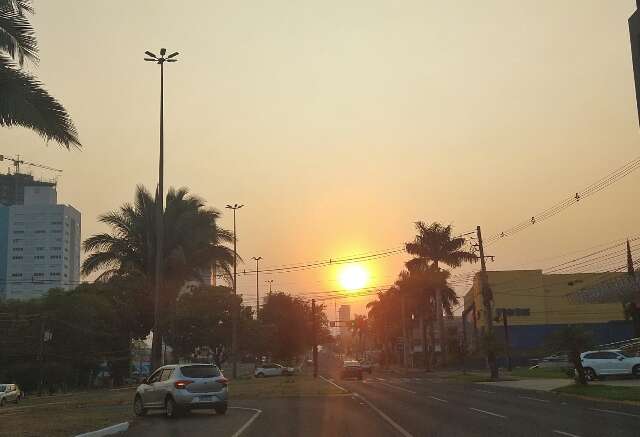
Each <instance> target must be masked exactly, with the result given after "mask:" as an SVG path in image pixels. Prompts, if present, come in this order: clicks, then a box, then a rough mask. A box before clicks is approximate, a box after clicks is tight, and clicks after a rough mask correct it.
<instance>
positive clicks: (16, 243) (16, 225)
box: [0, 185, 81, 299]
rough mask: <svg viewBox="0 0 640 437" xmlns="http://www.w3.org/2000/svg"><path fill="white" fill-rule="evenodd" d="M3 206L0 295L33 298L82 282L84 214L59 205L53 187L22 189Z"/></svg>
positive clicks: (0, 215) (0, 227) (0, 240)
mask: <svg viewBox="0 0 640 437" xmlns="http://www.w3.org/2000/svg"><path fill="white" fill-rule="evenodd" d="M22 198H23V202H22V204H15V205H11V206H0V299H2V298H4V299H31V298H34V297H39V296H42V295H44V294H45V293H46V292H47V291H49V290H50V289H51V288H64V289H70V288H73V287H74V286H75V285H77V284H78V283H79V281H80V239H81V236H80V225H81V217H80V212H78V211H77V210H76V209H75V208H73V207H72V206H69V205H59V204H57V193H56V189H55V187H54V186H46V185H44V186H43V185H40V186H38V185H36V186H26V187H24V194H23V196H22Z"/></svg>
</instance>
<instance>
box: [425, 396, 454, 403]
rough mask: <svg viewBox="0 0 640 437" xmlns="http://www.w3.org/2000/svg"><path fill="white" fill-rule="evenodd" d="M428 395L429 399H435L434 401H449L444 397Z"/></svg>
mask: <svg viewBox="0 0 640 437" xmlns="http://www.w3.org/2000/svg"><path fill="white" fill-rule="evenodd" d="M429 397H430V398H431V399H435V400H436V401H440V402H444V403H447V402H449V401H448V400H446V399H440V398H437V397H435V396H429Z"/></svg>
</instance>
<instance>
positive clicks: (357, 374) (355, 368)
mask: <svg viewBox="0 0 640 437" xmlns="http://www.w3.org/2000/svg"><path fill="white" fill-rule="evenodd" d="M362 372H363V371H362V366H361V365H360V363H359V362H357V361H345V362H344V363H343V365H342V372H340V378H341V379H347V378H357V379H362Z"/></svg>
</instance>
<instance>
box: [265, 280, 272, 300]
mask: <svg viewBox="0 0 640 437" xmlns="http://www.w3.org/2000/svg"><path fill="white" fill-rule="evenodd" d="M264 282H267V283H268V284H269V297H271V284H273V279H269V280H268V281H264Z"/></svg>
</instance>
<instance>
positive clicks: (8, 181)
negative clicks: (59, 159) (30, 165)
mask: <svg viewBox="0 0 640 437" xmlns="http://www.w3.org/2000/svg"><path fill="white" fill-rule="evenodd" d="M26 187H50V188H51V187H55V183H53V182H49V181H38V180H36V179H34V178H33V176H31V175H30V174H24V173H13V174H0V204H2V205H5V206H11V205H22V204H23V203H24V189H25V188H26Z"/></svg>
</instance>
